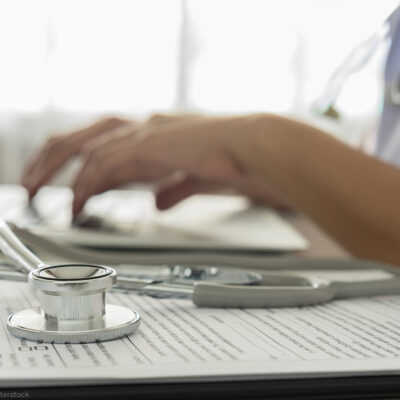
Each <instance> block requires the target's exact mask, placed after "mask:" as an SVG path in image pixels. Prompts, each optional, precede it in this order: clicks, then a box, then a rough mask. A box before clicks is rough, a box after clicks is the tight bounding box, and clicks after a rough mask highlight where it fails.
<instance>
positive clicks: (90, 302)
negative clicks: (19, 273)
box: [7, 264, 140, 343]
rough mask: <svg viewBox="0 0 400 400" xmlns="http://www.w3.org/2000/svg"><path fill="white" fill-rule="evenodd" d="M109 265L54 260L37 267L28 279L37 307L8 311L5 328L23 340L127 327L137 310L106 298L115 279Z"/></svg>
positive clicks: (109, 334) (83, 336) (99, 336)
mask: <svg viewBox="0 0 400 400" xmlns="http://www.w3.org/2000/svg"><path fill="white" fill-rule="evenodd" d="M116 279H117V278H116V273H115V271H114V270H113V269H112V268H109V267H103V266H96V265H81V264H79V265H75V264H68V265H57V266H45V267H41V268H37V269H35V270H33V271H31V272H30V273H29V278H28V282H29V284H30V286H31V287H33V288H34V289H36V290H37V292H38V294H39V299H40V304H41V305H40V307H37V308H30V309H27V310H23V311H19V312H17V313H14V314H11V315H10V316H9V317H8V320H7V328H8V330H9V332H10V333H11V334H13V335H14V336H16V337H19V338H23V339H26V340H33V341H41V342H47V343H65V342H68V343H83V342H86V343H88V342H96V341H105V340H112V339H116V338H119V337H122V336H125V335H128V334H130V333H132V332H133V331H134V330H136V329H137V328H138V326H139V324H140V316H139V314H138V313H137V312H136V311H134V310H131V309H130V308H127V307H121V306H115V305H109V304H106V302H105V297H106V295H105V294H106V290H108V289H110V288H111V287H112V286H113V285H114V284H115V282H116Z"/></svg>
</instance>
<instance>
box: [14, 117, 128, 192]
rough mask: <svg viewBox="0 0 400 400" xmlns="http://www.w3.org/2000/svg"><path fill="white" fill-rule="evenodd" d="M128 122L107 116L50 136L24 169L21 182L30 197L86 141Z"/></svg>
mask: <svg viewBox="0 0 400 400" xmlns="http://www.w3.org/2000/svg"><path fill="white" fill-rule="evenodd" d="M127 123H128V121H127V120H122V119H119V118H107V119H103V120H101V121H99V122H98V123H96V124H94V125H92V126H90V127H88V128H85V129H83V130H79V131H75V132H72V133H70V134H67V135H62V136H55V137H53V138H50V139H49V140H48V141H47V142H46V143H45V145H44V146H42V148H41V149H40V150H39V152H37V154H36V155H35V156H34V157H33V158H32V159H31V161H30V162H29V163H28V165H27V167H26V168H25V170H24V173H23V177H22V181H21V183H22V185H23V186H25V187H26V188H27V190H28V193H29V195H30V197H33V196H34V195H35V194H36V192H37V190H38V189H39V188H40V187H41V186H42V185H43V184H45V183H46V182H47V181H49V180H50V179H51V178H52V177H53V175H54V174H55V173H56V172H57V171H58V170H59V169H60V168H61V167H62V166H63V165H64V164H65V163H66V162H67V161H68V160H69V159H71V158H72V157H73V156H75V155H76V154H78V153H79V151H80V149H81V148H82V146H83V145H84V144H85V143H86V142H88V141H89V140H91V139H92V138H94V137H96V136H98V135H100V134H103V133H105V132H108V131H110V130H113V129H116V128H118V127H120V126H122V125H124V124H127Z"/></svg>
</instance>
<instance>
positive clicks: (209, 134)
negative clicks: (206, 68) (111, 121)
mask: <svg viewBox="0 0 400 400" xmlns="http://www.w3.org/2000/svg"><path fill="white" fill-rule="evenodd" d="M121 129H122V128H121ZM83 155H84V160H85V161H84V164H83V167H82V170H81V172H80V173H79V174H78V175H77V178H76V181H75V183H74V186H73V190H74V203H73V211H74V213H78V212H79V211H80V210H81V209H82V207H83V206H84V204H85V202H86V201H87V199H88V198H89V197H90V196H92V195H94V194H97V193H101V192H103V191H105V190H108V189H111V188H114V187H118V186H120V185H122V184H124V183H128V182H139V181H146V182H156V183H157V185H158V193H157V204H158V206H159V208H161V209H164V208H168V207H170V206H172V205H173V204H175V203H177V202H178V201H180V200H182V199H184V198H185V197H188V196H190V195H191V194H194V193H198V192H203V191H208V190H210V189H211V190H212V189H213V188H221V187H225V188H230V189H234V190H236V191H239V192H241V193H246V194H248V195H249V196H251V197H255V198H261V199H262V198H268V196H269V195H270V194H271V193H272V194H274V195H275V194H276V193H278V194H279V196H280V197H282V198H284V199H287V200H288V201H289V203H290V204H292V205H294V206H295V207H297V208H298V209H300V210H301V211H302V212H304V213H305V214H307V215H308V216H309V217H311V218H312V219H313V220H314V221H315V222H316V223H317V224H319V225H320V226H321V227H322V228H323V229H324V230H325V231H327V232H328V233H329V234H330V235H331V236H332V237H334V238H335V239H336V240H337V241H338V242H340V243H341V244H342V245H344V246H345V247H346V248H347V249H348V250H349V251H351V252H352V253H353V254H354V255H356V256H359V257H365V258H371V259H375V260H381V261H385V262H389V263H393V264H399V265H400V251H399V248H400V211H399V204H400V170H398V169H396V168H394V167H392V166H389V165H387V164H385V163H383V162H381V161H379V160H377V159H376V158H374V157H370V156H367V155H365V154H363V153H362V152H360V151H358V150H356V149H353V148H351V147H349V146H347V145H345V144H343V143H341V142H339V141H338V140H336V139H334V138H332V137H331V136H329V135H327V134H326V133H324V132H322V131H320V130H318V129H316V128H314V127H311V126H309V125H306V124H303V123H300V122H298V121H294V120H290V119H287V118H283V117H279V116H275V115H270V114H262V115H250V116H243V117H228V118H209V117H208V118H207V117H205V118H204V117H203V118H195V119H189V120H187V119H186V120H180V119H177V120H175V121H174V123H171V124H155V125H154V124H150V125H147V124H144V125H142V126H140V127H138V126H127V127H126V128H125V131H124V132H120V134H119V135H118V136H117V137H113V138H112V140H110V141H108V142H107V141H100V142H99V141H97V142H95V143H93V142H92V144H91V145H90V146H87V147H85V149H84V150H83ZM40 169H43V168H39V171H37V173H36V176H39V177H40V176H41V175H42V174H43V173H44V172H43V171H40ZM26 186H27V188H28V190H32V188H37V187H38V182H37V178H31V180H30V183H27V184H26Z"/></svg>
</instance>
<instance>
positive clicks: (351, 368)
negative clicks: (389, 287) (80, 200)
mask: <svg viewBox="0 0 400 400" xmlns="http://www.w3.org/2000/svg"><path fill="white" fill-rule="evenodd" d="M370 274H372V275H370V278H376V277H377V274H376V273H373V272H371V273H370ZM318 275H319V276H324V273H318ZM327 275H329V277H330V278H335V274H334V273H333V272H332V271H330V272H329V273H327ZM378 275H379V274H378ZM336 277H337V278H341V279H343V273H342V272H339V273H336ZM366 277H367V275H364V276H361V275H360V272H359V271H356V272H355V273H354V274H353V276H352V274H351V272H347V273H346V279H353V278H354V279H366ZM0 293H1V305H2V307H1V309H0V318H1V328H0V336H1V337H0V386H2V387H6V386H14V387H15V386H18V385H20V386H21V387H23V386H27V385H28V384H29V385H56V384H59V383H60V382H62V383H63V384H77V383H89V384H90V383H105V382H110V383H117V382H127V381H129V382H147V381H153V382H162V381H185V380H190V381H194V380H210V379H226V380H231V379H246V378H247V379H249V378H252V379H272V378H275V379H276V378H282V377H300V376H321V375H324V376H329V375H346V374H353V375H359V374H361V373H367V374H376V373H378V374H379V373H387V372H388V371H389V372H390V373H398V372H400V368H399V365H400V364H399V362H400V296H390V297H376V298H371V299H367V298H360V299H355V300H352V301H336V302H333V303H328V304H325V305H319V306H316V307H305V308H291V309H251V310H250V309H246V310H243V309H228V310H224V309H200V308H196V307H194V306H193V305H192V304H191V303H190V302H189V301H187V300H180V299H165V300H158V299H153V298H149V297H145V296H138V295H132V294H125V293H120V292H114V293H111V294H109V296H108V299H109V300H108V301H109V302H110V303H114V304H124V305H126V306H130V307H132V308H134V309H136V310H137V311H139V312H140V314H141V315H142V318H143V320H142V325H141V327H140V328H139V330H138V331H137V332H136V333H134V334H132V335H131V336H129V337H124V338H122V339H119V340H115V341H110V342H103V343H90V344H73V345H71V344H57V345H52V344H45V343H33V342H28V341H25V340H20V339H17V338H15V337H12V336H10V335H8V334H7V332H6V328H5V323H6V318H7V315H8V314H9V313H10V312H12V311H17V310H21V309H23V308H26V307H28V306H30V305H32V304H33V305H36V304H38V300H37V298H36V296H35V294H34V293H32V292H31V291H29V290H28V289H27V286H26V284H24V283H12V282H4V281H0Z"/></svg>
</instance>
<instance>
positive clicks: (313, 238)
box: [282, 213, 351, 258]
mask: <svg viewBox="0 0 400 400" xmlns="http://www.w3.org/2000/svg"><path fill="white" fill-rule="evenodd" d="M282 217H283V218H284V219H285V220H286V221H287V222H289V223H290V224H292V225H293V226H294V227H295V228H296V229H297V230H298V231H299V232H300V233H302V234H303V235H304V236H305V237H306V238H307V239H308V241H309V243H310V246H309V248H308V249H307V250H305V251H301V252H299V253H297V254H298V255H299V256H301V257H336V258H349V257H351V255H350V253H349V252H348V251H346V249H344V248H343V247H342V246H341V245H340V244H339V243H337V242H336V241H335V240H334V239H333V238H332V237H330V236H329V235H328V234H327V233H326V232H324V231H323V230H322V229H321V228H320V227H318V226H317V225H316V224H315V223H314V222H313V221H311V220H310V219H309V218H308V217H307V216H305V215H304V214H300V213H284V214H282Z"/></svg>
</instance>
